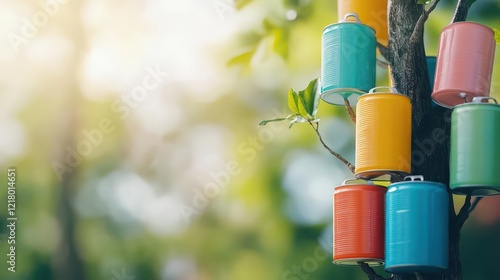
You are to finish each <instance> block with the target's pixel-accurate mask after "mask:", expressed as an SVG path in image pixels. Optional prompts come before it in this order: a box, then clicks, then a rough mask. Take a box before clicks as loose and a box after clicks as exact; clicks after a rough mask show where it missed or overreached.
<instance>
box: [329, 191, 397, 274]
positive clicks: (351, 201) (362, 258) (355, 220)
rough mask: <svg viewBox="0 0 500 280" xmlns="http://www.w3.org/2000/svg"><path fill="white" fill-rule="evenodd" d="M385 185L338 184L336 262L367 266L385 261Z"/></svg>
mask: <svg viewBox="0 0 500 280" xmlns="http://www.w3.org/2000/svg"><path fill="white" fill-rule="evenodd" d="M386 191H387V188H386V187H382V186H377V185H372V184H352V185H341V186H338V187H336V188H335V193H334V195H333V236H334V237H333V261H334V263H335V264H339V265H358V262H366V263H368V264H369V265H370V266H375V265H382V264H383V262H384V226H385V224H384V207H385V193H386Z"/></svg>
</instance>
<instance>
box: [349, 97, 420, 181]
mask: <svg viewBox="0 0 500 280" xmlns="http://www.w3.org/2000/svg"><path fill="white" fill-rule="evenodd" d="M381 89H385V92H375V91H378V90H381ZM356 119H357V120H356V169H355V173H356V177H358V178H365V179H370V178H375V177H379V176H382V175H385V174H401V175H407V174H410V173H411V103H410V98H409V97H408V96H406V95H403V94H399V93H398V92H397V91H396V89H394V88H391V87H376V88H373V89H371V90H370V93H368V94H365V95H362V96H361V97H359V99H358V105H357V107H356Z"/></svg>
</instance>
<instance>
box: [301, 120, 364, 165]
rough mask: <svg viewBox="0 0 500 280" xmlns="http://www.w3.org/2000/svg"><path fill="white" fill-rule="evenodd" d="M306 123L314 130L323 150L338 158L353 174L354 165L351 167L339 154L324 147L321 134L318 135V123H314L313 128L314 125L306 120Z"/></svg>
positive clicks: (326, 146)
mask: <svg viewBox="0 0 500 280" xmlns="http://www.w3.org/2000/svg"><path fill="white" fill-rule="evenodd" d="M308 122H309V124H310V125H311V127H312V128H313V129H314V131H316V134H317V135H318V138H319V141H320V142H321V144H322V145H323V147H325V149H327V150H328V151H329V152H330V154H332V155H333V156H334V157H336V158H338V159H339V160H340V161H341V162H342V163H344V164H345V165H346V166H347V168H349V170H351V172H352V173H354V165H352V164H351V163H350V162H348V161H347V160H346V159H345V158H344V157H342V156H341V155H340V154H338V153H336V152H334V151H333V150H332V149H330V147H328V145H326V143H325V142H324V141H323V137H321V134H320V133H319V123H316V126H314V124H313V123H312V122H311V121H309V120H308Z"/></svg>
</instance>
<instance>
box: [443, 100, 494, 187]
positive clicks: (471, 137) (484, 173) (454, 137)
mask: <svg viewBox="0 0 500 280" xmlns="http://www.w3.org/2000/svg"><path fill="white" fill-rule="evenodd" d="M487 101H493V102H494V103H486V102H487ZM499 143H500V105H498V103H497V101H496V99H494V98H491V97H474V99H473V100H472V102H471V103H465V104H461V105H458V106H456V107H455V108H454V109H453V112H452V114H451V139H450V188H451V190H452V191H453V193H456V194H463V195H466V194H470V195H473V196H490V195H498V194H500V144H499Z"/></svg>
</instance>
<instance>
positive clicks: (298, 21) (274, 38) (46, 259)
mask: <svg viewBox="0 0 500 280" xmlns="http://www.w3.org/2000/svg"><path fill="white" fill-rule="evenodd" d="M42 2H43V1H42ZM42 2H40V3H42ZM442 2H443V3H442V4H440V5H438V8H437V9H436V11H435V12H433V14H432V15H431V16H430V18H429V21H428V22H427V24H426V34H425V39H426V48H427V53H428V54H429V55H433V54H434V55H435V53H436V49H437V42H438V38H439V32H440V30H441V29H442V28H443V27H444V26H446V25H447V24H448V23H449V21H450V19H451V15H452V13H453V4H454V2H455V1H442ZM40 3H39V2H37V1H28V0H25V1H10V2H2V4H0V6H1V7H2V9H1V11H2V12H0V14H1V15H2V16H1V17H0V18H1V21H2V23H5V24H0V26H2V32H3V33H4V34H9V32H15V33H16V34H22V32H23V24H25V21H24V20H23V18H26V19H27V20H28V21H33V16H34V15H35V14H36V13H37V12H40V11H43V9H44V8H43V7H42V6H41V5H42V4H40ZM43 3H45V2H43ZM52 9H55V8H54V7H53V8H52ZM54 11H55V10H53V12H54ZM499 12H500V2H499V1H489V0H488V1H487V0H484V1H477V3H475V4H474V6H473V7H472V9H471V12H470V15H469V18H470V19H471V20H473V21H478V22H481V23H483V24H486V25H488V26H491V27H496V28H497V29H498V28H499V26H500V18H498V14H499ZM47 19H48V20H47V23H45V24H39V26H38V27H37V31H36V32H35V33H34V34H35V35H33V36H32V37H31V38H27V39H26V40H27V42H26V43H22V44H21V45H19V49H18V50H17V52H16V51H14V48H13V46H12V44H11V43H10V41H9V40H8V39H7V36H5V37H4V39H2V42H0V44H1V45H0V46H1V50H2V52H1V53H0V61H1V62H2V65H3V67H2V69H1V70H0V71H2V72H1V73H2V75H0V88H1V89H2V91H1V92H2V93H0V97H1V102H0V104H1V105H0V106H2V107H0V112H2V117H1V128H2V129H3V130H2V134H1V135H2V136H1V138H2V140H0V166H1V169H0V172H2V174H5V172H4V171H5V170H6V169H7V168H8V167H15V168H16V169H17V170H18V181H17V217H18V227H17V243H16V244H17V246H16V248H17V251H16V254H17V260H18V264H17V270H16V273H10V272H8V271H7V269H6V268H7V266H6V261H7V256H6V253H7V244H6V237H7V234H8V232H7V230H8V229H7V227H6V226H5V222H6V218H7V209H6V206H5V202H6V201H7V192H6V191H5V188H3V189H4V191H1V192H0V201H2V204H1V205H4V206H3V207H2V209H0V220H1V221H2V227H1V229H0V253H1V256H0V259H1V260H2V263H3V264H2V266H1V267H0V279H23V280H25V279H30V280H31V279H33V280H35V279H40V280H45V279H63V278H61V277H59V278H58V276H57V275H58V273H59V272H61V271H63V270H64V267H63V268H61V266H58V263H65V262H66V263H69V264H71V262H72V261H69V260H72V259H71V258H70V256H71V254H76V255H77V256H79V258H80V260H81V263H82V264H83V267H84V272H85V274H84V275H81V277H82V279H104V280H114V279H116V280H121V279H136V280H138V279H141V280H142V279H144V280H145V279H148V280H149V279H169V280H181V279H182V280H186V279H197V280H198V279H200V280H211V279H217V280H219V279H230V280H235V279H237V280H245V279H289V280H291V279H301V280H302V279H366V276H365V275H364V274H363V273H362V272H361V270H360V269H359V268H351V267H339V266H334V265H332V264H331V256H330V255H328V256H326V255H325V251H324V249H326V251H328V252H326V254H330V252H329V250H331V195H332V194H333V191H332V187H333V186H335V185H336V184H340V183H341V182H342V181H343V180H344V179H346V178H347V177H348V176H352V175H350V174H349V170H347V168H346V167H344V166H343V165H342V164H340V163H338V161H337V160H336V159H335V158H333V157H331V156H329V155H328V154H327V152H326V151H324V149H323V148H322V147H321V146H320V144H319V143H318V141H317V139H316V136H315V135H314V133H313V131H312V130H311V129H310V128H308V127H306V126H297V127H294V129H293V130H289V129H288V125H287V124H285V123H272V124H268V125H267V126H265V127H260V128H258V127H257V123H258V122H259V120H262V119H270V118H277V117H283V116H286V115H287V114H289V110H288V109H287V108H286V103H287V91H288V90H289V89H290V88H300V89H302V88H304V87H305V86H306V85H307V84H308V83H309V81H311V80H314V79H316V78H317V77H318V76H319V71H320V61H321V34H322V29H323V28H324V27H325V26H327V25H329V24H331V23H334V22H336V21H337V19H336V2H335V1H326V0H318V1H311V0H283V1H282V0H273V1H265V0H253V1H251V0H244V1H235V2H234V3H233V2H232V1H226V0H215V1H203V3H199V1H147V2H146V1H126V2H120V1H118V2H117V1H97V0H87V1H78V2H77V1H68V3H67V4H64V5H61V6H60V7H59V10H58V11H57V12H54V15H53V16H47ZM23 36H24V35H23ZM499 61H500V58H499V52H498V51H497V53H496V63H495V66H494V79H493V84H492V95H493V96H497V97H500V79H499V77H500V63H499ZM155 65H160V66H161V67H162V68H161V69H168V70H169V72H170V76H168V78H166V79H167V80H168V81H166V82H164V83H161V84H160V85H159V86H158V87H155V88H154V89H151V90H148V91H145V92H146V93H141V91H140V90H138V89H137V90H135V91H134V89H136V88H137V87H138V86H139V85H141V84H143V83H144V79H145V76H146V75H147V72H146V71H145V70H144V69H146V68H147V67H148V66H155ZM377 72H378V73H377V84H378V85H387V83H388V81H387V70H386V69H381V68H379V69H377ZM311 93H312V90H311V88H310V89H309V91H306V92H304V93H303V96H304V95H307V94H311ZM134 94H135V95H136V99H133V98H132V99H130V96H131V95H134ZM292 96H301V95H300V92H299V93H297V94H296V95H293V92H292ZM127 97H128V98H129V99H128V100H129V101H128V103H126V102H125V100H126V99H125V98H127ZM143 97H144V98H143ZM130 100H132V101H130ZM134 100H135V101H134ZM294 100H297V99H294ZM308 100H311V99H308ZM117 102H118V103H117ZM120 102H121V103H120ZM113 104H115V105H116V104H122V106H126V107H123V108H124V109H123V110H125V109H126V108H128V112H129V113H128V114H125V112H124V111H118V110H117V109H116V107H114V105H113ZM124 104H125V105H124ZM295 104H302V103H299V102H298V101H295ZM303 105H304V106H303V107H304V108H303V109H304V110H305V113H304V112H303V111H304V110H299V112H298V113H300V114H301V115H302V114H306V115H309V116H310V117H316V113H315V112H314V111H315V110H313V109H315V107H314V106H311V103H310V102H309V101H308V102H305V103H304V104H303ZM299 109H300V108H299ZM295 113H297V112H295ZM317 117H318V118H321V122H322V133H323V135H324V138H325V140H326V141H327V142H328V143H329V144H330V145H331V146H332V148H334V149H335V150H336V151H337V152H339V153H341V154H343V155H345V157H347V158H348V159H350V160H351V161H352V160H353V149H354V147H353V145H354V143H353V125H352V124H351V123H350V121H349V118H348V115H347V114H346V112H345V109H344V108H343V107H335V106H330V105H327V104H325V103H321V104H320V105H319V110H318V112H317ZM103 119H107V120H110V121H111V123H112V124H113V128H114V129H113V131H112V132H111V133H102V138H101V139H100V141H97V140H96V139H94V141H96V143H98V144H96V145H91V146H89V147H90V149H91V150H90V151H87V152H85V150H81V149H80V150H81V151H83V152H84V154H85V155H84V156H82V162H81V163H80V164H77V165H76V166H75V167H72V168H71V170H72V171H71V172H68V173H66V175H65V176H67V177H66V179H65V181H64V182H60V181H59V180H58V179H57V176H56V174H55V172H54V169H53V168H52V164H53V163H54V162H55V161H57V162H65V158H66V157H67V155H68V153H69V152H68V147H69V149H73V150H77V152H78V147H79V146H78V145H80V146H81V145H82V143H87V142H90V140H92V139H90V138H88V136H86V135H87V134H88V133H89V132H92V131H93V132H95V129H97V128H98V127H99V123H100V122H101V121H102V120H103ZM84 131H85V133H84ZM94 135H95V134H94ZM97 139H98V138H97ZM85 141H87V142H85ZM82 149H83V148H82ZM1 178H2V180H1V182H2V183H3V185H4V186H6V182H7V181H6V177H5V175H3V176H2V177H1ZM497 205H499V203H498V198H486V199H484V200H483V201H482V202H481V204H480V205H479V207H478V208H477V210H476V212H474V215H473V217H472V218H471V220H470V221H468V222H467V224H466V225H465V227H464V230H463V235H462V236H463V240H462V242H461V252H462V258H463V268H464V279H478V280H481V279H488V280H490V279H495V278H498V276H499V275H498V272H497V271H496V270H495V269H494V268H495V265H496V263H497V261H498V253H499V252H500V248H499V243H498V238H497V237H498V236H499V234H500V228H499V224H500V217H499V213H500V210H499V209H498V206H497ZM181 206H182V207H185V208H183V209H188V210H186V211H187V212H183V213H184V215H183V214H182V213H181V212H180V210H179V209H180V207H181ZM71 213H72V214H73V215H74V216H71V215H70V214H71ZM68 215H69V217H68ZM72 223H73V224H74V225H73V228H71V229H72V230H73V232H74V233H73V234H71V232H69V233H68V230H67V228H68V227H70V224H72ZM68 236H69V237H73V238H74V241H75V247H74V248H76V252H73V253H71V252H69V248H73V247H71V244H69V243H68V242H66V241H67V239H66V238H67V237H68ZM67 269H69V268H67ZM382 270H383V269H382V268H377V271H378V272H381V273H383V272H382ZM127 276H128V277H133V278H127ZM64 280H67V279H64Z"/></svg>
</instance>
